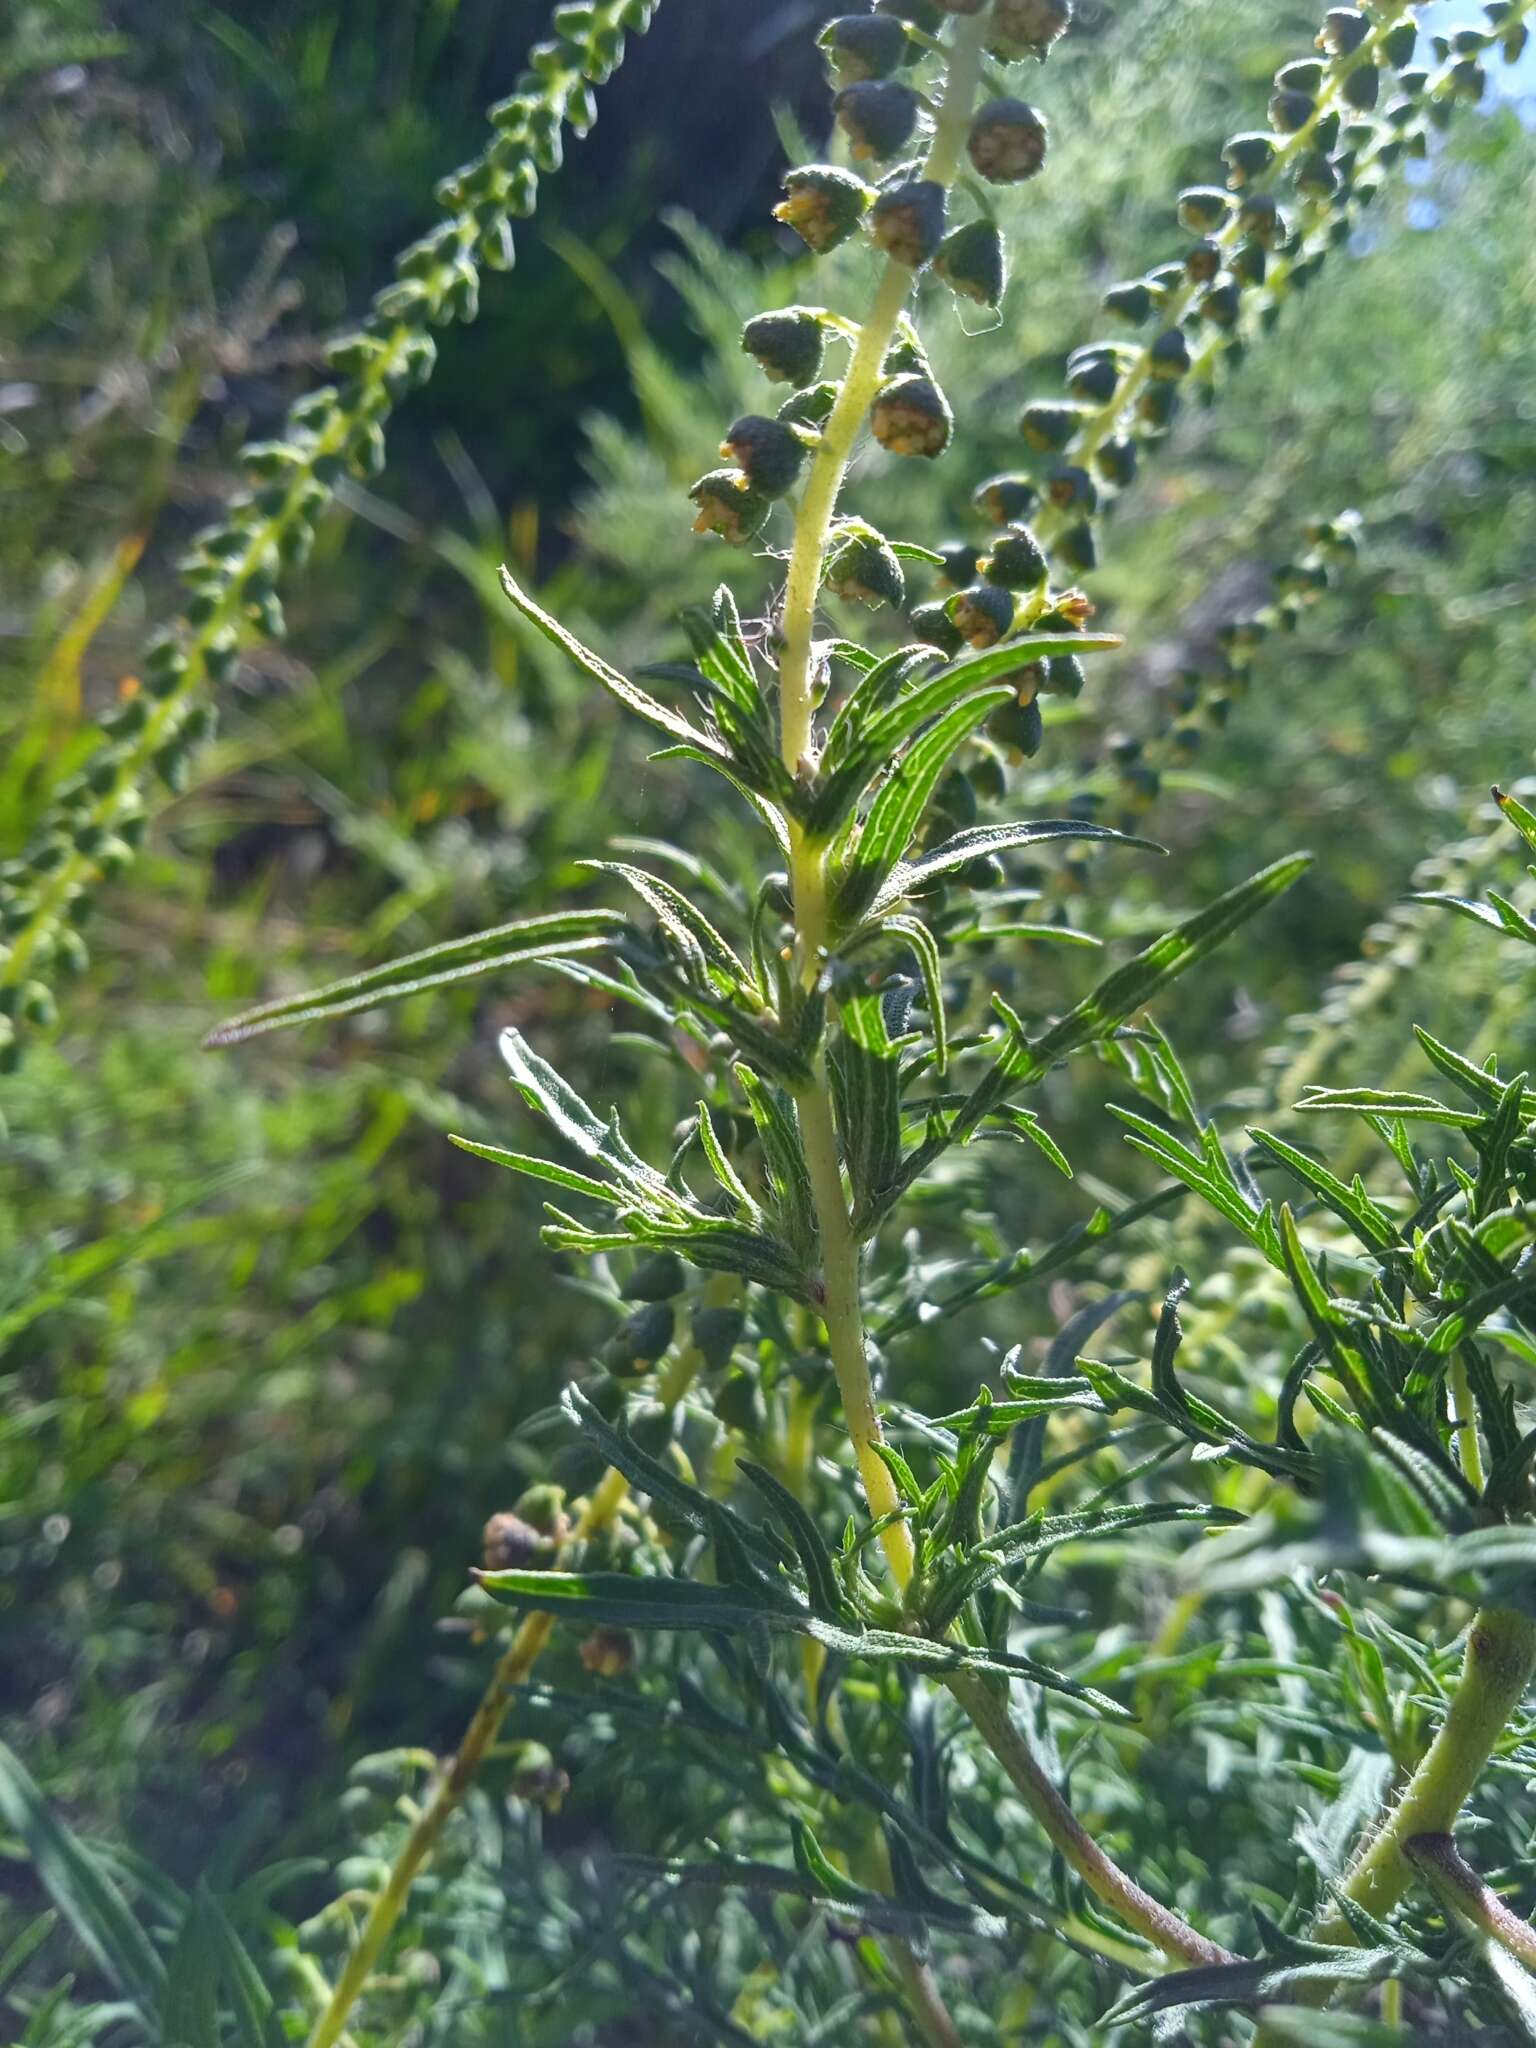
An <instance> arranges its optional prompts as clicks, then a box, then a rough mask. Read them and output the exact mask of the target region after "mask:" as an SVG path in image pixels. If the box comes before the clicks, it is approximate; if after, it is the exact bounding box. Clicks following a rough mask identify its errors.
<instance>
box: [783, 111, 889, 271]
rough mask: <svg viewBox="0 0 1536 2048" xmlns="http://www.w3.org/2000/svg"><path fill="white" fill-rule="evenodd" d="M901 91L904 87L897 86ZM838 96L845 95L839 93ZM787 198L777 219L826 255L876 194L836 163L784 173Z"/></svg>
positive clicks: (807, 166) (867, 207)
mask: <svg viewBox="0 0 1536 2048" xmlns="http://www.w3.org/2000/svg"><path fill="white" fill-rule="evenodd" d="M895 89H896V90H902V89H903V88H899V87H898V88H895ZM884 90H885V88H884V87H883V86H875V85H872V86H863V87H855V86H850V87H849V88H848V91H849V92H854V91H866V92H883V91H884ZM838 97H839V98H842V97H843V95H842V94H839V95H838ZM784 190H785V191H786V192H787V193H788V195H789V196H788V198H787V199H784V200H781V201H780V203H779V204H778V205H777V206H776V207H775V208H774V209H773V217H774V219H775V220H781V221H783V223H784V225H785V226H786V227H790V228H793V229H794V231H795V233H796V234H797V235H798V236H799V237H800V239H801V241H802V242H804V243H805V245H806V247H807V248H808V249H811V250H813V251H814V252H815V254H816V255H818V256H825V255H826V253H827V251H828V250H829V249H835V248H836V247H837V246H838V244H839V243H840V242H846V241H847V239H848V237H849V236H850V235H851V234H852V233H853V231H854V229H855V228H856V227H857V226H858V225H859V222H860V221H861V220H862V219H863V218H864V216H865V214H866V213H867V212H868V211H869V206H870V202H871V201H872V200H873V198H874V196H875V195H874V193H873V192H872V191H871V190H870V188H869V186H868V185H866V184H865V182H864V180H863V179H862V178H856V177H855V176H854V175H853V173H852V172H851V171H844V170H839V169H838V167H837V166H836V165H835V164H807V165H806V166H804V167H803V168H802V169H800V170H795V171H790V172H788V173H787V174H786V175H785V179H784Z"/></svg>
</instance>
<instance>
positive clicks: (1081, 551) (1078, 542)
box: [1056, 484, 1099, 571]
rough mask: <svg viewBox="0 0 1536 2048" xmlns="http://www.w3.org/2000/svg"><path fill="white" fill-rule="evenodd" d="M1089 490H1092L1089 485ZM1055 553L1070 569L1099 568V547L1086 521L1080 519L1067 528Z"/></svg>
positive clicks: (1057, 544) (1058, 542)
mask: <svg viewBox="0 0 1536 2048" xmlns="http://www.w3.org/2000/svg"><path fill="white" fill-rule="evenodd" d="M1089 488H1090V490H1091V489H1092V488H1093V487H1092V485H1091V484H1090V486H1089ZM1056 548H1057V552H1058V553H1059V554H1060V556H1061V558H1062V560H1063V561H1064V562H1066V563H1067V564H1068V566H1069V567H1070V568H1073V569H1082V570H1084V571H1086V570H1089V569H1097V567H1098V566H1099V545H1098V542H1097V541H1096V540H1095V539H1094V537H1093V528H1092V527H1091V526H1090V525H1089V523H1088V521H1087V520H1086V519H1080V520H1079V521H1078V522H1077V524H1076V525H1075V526H1069V527H1068V528H1067V530H1066V532H1065V533H1063V534H1062V535H1061V537H1060V539H1059V540H1058V541H1057V543H1056Z"/></svg>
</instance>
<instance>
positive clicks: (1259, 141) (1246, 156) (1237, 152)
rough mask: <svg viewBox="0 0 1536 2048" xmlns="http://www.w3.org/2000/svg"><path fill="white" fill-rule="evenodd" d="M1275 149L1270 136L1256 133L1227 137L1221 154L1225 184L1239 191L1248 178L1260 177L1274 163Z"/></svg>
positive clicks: (1273, 140)
mask: <svg viewBox="0 0 1536 2048" xmlns="http://www.w3.org/2000/svg"><path fill="white" fill-rule="evenodd" d="M1275 147H1276V144H1275V138H1274V137H1273V136H1272V135H1269V134H1259V133H1258V132H1257V131H1251V132H1249V133H1246V134H1243V135H1233V136H1231V137H1229V138H1228V140H1227V142H1226V144H1225V146H1224V147H1223V149H1222V152H1221V156H1222V161H1223V163H1225V165H1226V167H1227V183H1228V184H1229V185H1231V186H1233V187H1234V188H1239V189H1240V188H1241V187H1242V186H1244V185H1246V184H1247V183H1248V181H1249V179H1250V178H1257V177H1259V176H1261V175H1262V174H1263V173H1264V172H1265V171H1267V170H1268V169H1269V167H1270V164H1271V163H1272V162H1273V161H1274V155H1275Z"/></svg>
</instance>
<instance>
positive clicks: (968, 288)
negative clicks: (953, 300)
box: [933, 220, 1008, 307]
mask: <svg viewBox="0 0 1536 2048" xmlns="http://www.w3.org/2000/svg"><path fill="white" fill-rule="evenodd" d="M933 269H934V274H935V276H937V277H942V278H943V280H944V282H945V283H946V284H947V285H948V286H949V288H950V290H951V291H952V292H955V293H957V294H958V295H959V297H961V298H963V299H974V300H975V301H976V303H977V305H979V306H993V307H995V306H997V305H998V303H999V302H1000V301H1001V299H1002V296H1003V287H1004V286H1005V285H1006V283H1007V282H1008V252H1007V246H1006V244H1005V243H1004V241H1003V235H1002V230H1001V229H1000V228H999V227H998V225H997V223H996V221H991V220H973V221H967V223H966V224H965V226H964V227H960V228H956V229H955V230H954V231H953V233H951V234H948V235H946V236H945V237H944V240H943V241H942V242H941V243H940V244H939V248H938V253H937V254H936V255H935V257H934V259H933Z"/></svg>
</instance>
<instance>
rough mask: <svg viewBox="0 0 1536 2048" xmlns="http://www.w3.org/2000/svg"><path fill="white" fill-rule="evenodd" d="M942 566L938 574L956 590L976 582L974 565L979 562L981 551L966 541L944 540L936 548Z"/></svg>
mask: <svg viewBox="0 0 1536 2048" xmlns="http://www.w3.org/2000/svg"><path fill="white" fill-rule="evenodd" d="M937 552H938V556H939V560H940V562H941V564H942V568H941V570H940V574H941V575H942V576H943V578H944V581H945V582H946V583H948V584H951V585H952V586H953V587H954V588H955V589H956V590H960V589H962V588H963V587H964V586H965V585H966V584H967V583H974V582H975V581H976V565H977V564H978V563H979V562H980V560H981V549H980V548H977V547H972V545H971V543H970V542H969V541H968V540H946V541H944V542H942V543H941V545H940V546H939V548H938V551H937Z"/></svg>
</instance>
